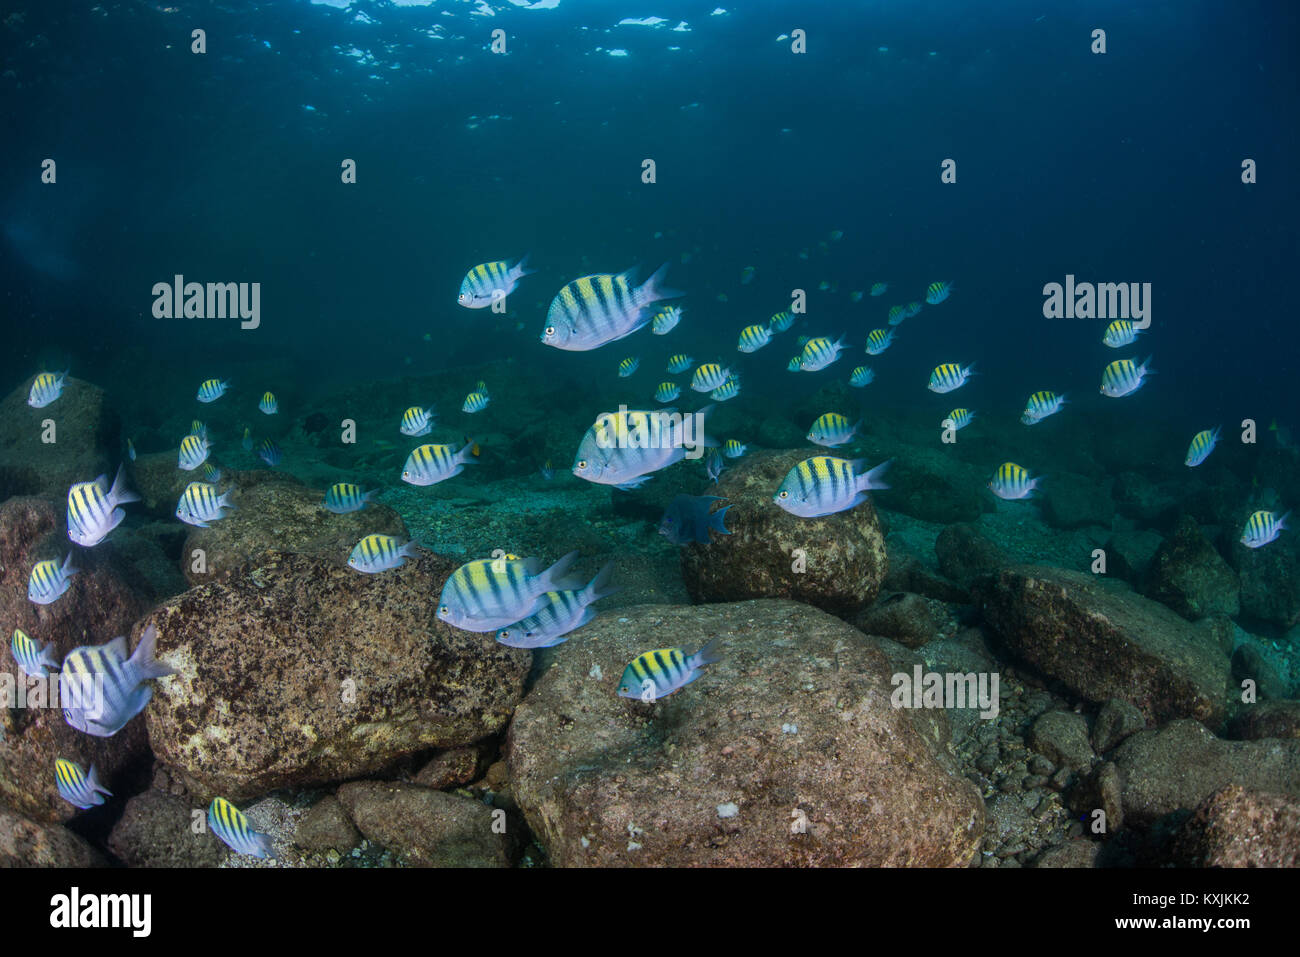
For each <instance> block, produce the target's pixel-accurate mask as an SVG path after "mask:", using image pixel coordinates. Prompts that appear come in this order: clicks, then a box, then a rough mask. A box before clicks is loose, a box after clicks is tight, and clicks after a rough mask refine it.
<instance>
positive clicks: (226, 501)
mask: <svg viewBox="0 0 1300 957" xmlns="http://www.w3.org/2000/svg"><path fill="white" fill-rule="evenodd" d="M234 494H235V490H234V489H233V488H231V489H226V491H225V492H224V493H222V495H221V497H220V498H218V499H217V508H234V507H235V506H234V505H231V504H230V496H232V495H234Z"/></svg>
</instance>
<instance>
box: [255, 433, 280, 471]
mask: <svg viewBox="0 0 1300 957" xmlns="http://www.w3.org/2000/svg"><path fill="white" fill-rule="evenodd" d="M257 457H258V458H260V459H261V460H262V461H263V462H265V463H266V464H267V465H269V466H271V467H272V468H274V467H275V466H277V465H279V464H280V460H281V459H283V458H284V452H282V451H281V450H280V446H278V445H276V444H275V443H274V442H272V441H271V440H270V439H263V440H262V441H261V442H259V443H258V444H257Z"/></svg>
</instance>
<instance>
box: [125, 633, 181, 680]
mask: <svg viewBox="0 0 1300 957" xmlns="http://www.w3.org/2000/svg"><path fill="white" fill-rule="evenodd" d="M157 651H158V629H157V628H156V627H155V626H154V625H150V626H149V627H148V628H146V629H145V630H144V634H143V635H141V636H140V644H138V645H136V646H135V653H134V654H132V655H131V665H132V666H133V667H134V668H135V670H136V673H137V674H139V676H140V680H141V681H143V680H145V679H147V678H165V677H167V676H168V675H174V674H176V669H175V668H173V667H172V666H171V665H169V664H167V663H166V662H162V661H159V660H158V658H157V656H156V655H157Z"/></svg>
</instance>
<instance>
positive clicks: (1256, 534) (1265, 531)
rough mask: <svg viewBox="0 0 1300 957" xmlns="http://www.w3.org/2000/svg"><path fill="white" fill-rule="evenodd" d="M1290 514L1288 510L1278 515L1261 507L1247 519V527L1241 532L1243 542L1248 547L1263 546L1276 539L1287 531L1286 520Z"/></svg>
mask: <svg viewBox="0 0 1300 957" xmlns="http://www.w3.org/2000/svg"><path fill="white" fill-rule="evenodd" d="M1290 515H1291V513H1290V512H1286V513H1284V514H1283V515H1282V516H1281V517H1278V516H1277V515H1275V514H1273V513H1272V512H1270V511H1268V510H1267V509H1260V510H1259V511H1258V512H1255V513H1254V514H1252V515H1251V516H1250V518H1248V519H1246V527H1245V528H1244V529H1242V532H1241V544H1243V545H1245V546H1246V547H1247V548H1263V547H1264V546H1265V545H1267V544H1268V543H1269V542H1272V541H1276V540H1277V536H1278V535H1279V534H1280V533H1281V532H1284V531H1286V527H1287V526H1286V520H1287V518H1289V517H1290Z"/></svg>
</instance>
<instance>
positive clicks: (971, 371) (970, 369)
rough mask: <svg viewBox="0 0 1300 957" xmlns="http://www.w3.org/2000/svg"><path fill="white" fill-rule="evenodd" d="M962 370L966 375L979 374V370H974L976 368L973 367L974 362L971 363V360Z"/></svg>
mask: <svg viewBox="0 0 1300 957" xmlns="http://www.w3.org/2000/svg"><path fill="white" fill-rule="evenodd" d="M963 371H964V372H965V373H966V374H967V375H979V371H978V370H976V368H975V363H973V362H972V363H971V364H970V365H968V366H967V367H966V368H965V369H964V370H963Z"/></svg>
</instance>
